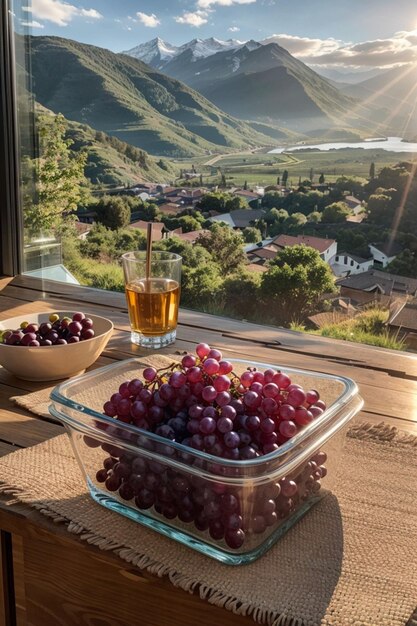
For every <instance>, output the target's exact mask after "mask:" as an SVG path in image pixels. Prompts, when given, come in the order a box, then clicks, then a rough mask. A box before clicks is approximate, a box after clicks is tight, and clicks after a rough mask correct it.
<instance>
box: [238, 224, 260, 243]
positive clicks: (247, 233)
mask: <svg viewBox="0 0 417 626" xmlns="http://www.w3.org/2000/svg"><path fill="white" fill-rule="evenodd" d="M242 235H243V239H244V240H245V241H246V243H258V241H262V233H261V231H260V230H259V228H255V227H254V226H248V227H247V228H244V229H243V231H242Z"/></svg>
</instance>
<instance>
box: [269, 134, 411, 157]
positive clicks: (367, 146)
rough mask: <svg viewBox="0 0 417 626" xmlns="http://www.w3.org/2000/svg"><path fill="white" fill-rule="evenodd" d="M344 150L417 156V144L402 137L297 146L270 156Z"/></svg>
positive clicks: (279, 149)
mask: <svg viewBox="0 0 417 626" xmlns="http://www.w3.org/2000/svg"><path fill="white" fill-rule="evenodd" d="M343 148H363V149H364V150H378V149H379V150H387V151H388V152H408V153H411V154H412V153H415V154H417V143H412V142H407V141H402V140H401V137H387V138H386V139H367V140H365V141H356V142H343V141H337V142H334V143H318V144H297V145H296V146H290V147H285V148H274V150H271V151H270V152H269V154H281V153H282V152H294V151H295V150H320V151H322V152H328V151H329V150H341V149H343Z"/></svg>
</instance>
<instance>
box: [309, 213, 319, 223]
mask: <svg viewBox="0 0 417 626" xmlns="http://www.w3.org/2000/svg"><path fill="white" fill-rule="evenodd" d="M321 218H322V213H320V211H312V212H311V213H309V214H308V215H307V222H314V223H315V224H318V223H319V222H321Z"/></svg>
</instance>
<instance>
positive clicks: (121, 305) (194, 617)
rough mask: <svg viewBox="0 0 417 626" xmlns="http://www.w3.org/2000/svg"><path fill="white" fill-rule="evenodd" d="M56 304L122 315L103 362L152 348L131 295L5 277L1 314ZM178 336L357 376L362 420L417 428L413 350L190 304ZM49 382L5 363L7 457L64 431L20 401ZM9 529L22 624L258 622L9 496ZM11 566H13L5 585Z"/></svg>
mask: <svg viewBox="0 0 417 626" xmlns="http://www.w3.org/2000/svg"><path fill="white" fill-rule="evenodd" d="M51 309H61V310H64V309H67V310H77V309H84V310H88V311H90V312H91V313H96V314H98V315H104V316H105V317H110V318H111V319H112V320H113V321H114V323H115V332H114V335H113V337H112V339H111V341H110V342H109V345H108V346H107V348H106V350H105V352H104V353H103V355H102V356H101V357H100V359H99V360H98V361H97V362H96V364H95V365H94V367H99V366H102V365H107V364H109V363H112V362H114V361H115V360H120V359H125V358H129V357H132V356H143V355H145V354H146V355H148V354H149V352H148V351H146V350H144V349H141V348H139V347H138V346H133V345H132V344H131V343H130V328H129V323H128V318H127V311H126V303H125V299H124V295H123V294H117V293H103V292H100V291H99V290H95V289H85V288H81V287H74V286H68V285H64V284H59V283H52V282H49V281H35V282H34V281H33V280H30V279H29V278H27V277H18V278H15V279H13V280H10V279H0V320H4V319H7V318H8V317H12V316H15V315H20V314H28V316H29V315H30V313H31V312H32V313H33V312H36V311H43V310H44V311H48V310H51ZM177 335H178V339H177V342H176V344H175V346H169V347H168V348H166V349H164V350H162V351H161V352H162V353H165V354H172V353H173V352H174V351H177V352H178V353H181V352H182V351H188V350H193V349H194V347H195V345H196V343H198V342H199V341H201V340H204V341H207V342H208V343H210V344H211V345H212V346H213V347H217V348H219V349H221V350H222V351H223V352H224V354H225V355H226V356H228V357H230V358H232V359H234V358H246V359H251V360H258V361H261V362H262V361H263V362H270V363H274V364H282V366H283V367H285V366H287V367H299V368H302V369H308V370H311V371H318V372H324V373H333V374H338V375H344V376H348V377H351V378H353V379H354V380H355V381H357V383H358V385H359V387H360V392H361V394H362V396H363V397H364V399H365V410H364V411H363V412H362V414H361V415H360V417H359V419H361V420H366V421H369V422H372V423H379V422H381V421H384V422H386V423H388V424H390V425H395V426H397V427H399V428H402V429H405V430H408V431H410V432H414V433H416V434H417V400H416V398H417V358H416V356H414V355H412V354H404V353H401V352H394V351H389V350H382V349H376V348H372V347H368V346H361V345H357V344H351V343H348V342H336V341H333V340H329V339H324V338H320V337H316V336H312V335H310V336H309V335H305V334H301V333H294V332H291V331H287V330H285V329H279V328H273V327H268V326H259V325H256V324H246V323H242V322H239V321H236V320H229V319H226V318H221V317H218V316H209V315H205V314H199V313H197V312H194V311H186V310H181V315H180V326H179V328H178V333H177ZM46 386H48V387H49V386H51V384H50V383H49V384H48V383H46V384H45V383H33V382H30V381H21V380H19V379H17V378H16V377H14V376H12V375H11V374H9V373H8V372H6V370H4V369H2V368H0V455H3V454H8V453H9V452H12V451H13V450H16V449H19V448H21V447H27V446H30V445H35V444H36V443H40V442H42V441H45V440H46V439H48V438H50V437H53V436H55V435H57V434H60V433H62V432H63V428H62V426H60V425H57V424H54V423H52V422H51V421H48V420H45V419H41V418H39V417H37V416H35V415H32V414H30V413H28V412H27V411H25V410H23V409H20V408H18V407H17V406H16V405H15V404H14V403H13V402H11V400H10V397H11V396H13V395H15V396H17V395H22V394H26V393H28V392H31V391H36V390H38V389H42V388H45V387H46ZM0 528H1V529H3V531H6V532H8V533H12V535H13V537H12V547H13V565H14V583H15V584H14V588H15V596H16V621H15V623H16V624H17V626H24V625H25V624H28V625H29V626H43V625H45V626H48V625H49V624H54V626H55V624H57V625H58V626H59V625H61V624H62V625H64V626H66V625H67V624H68V625H69V626H72V625H73V624H74V626H75V625H76V626H83V625H84V624H85V625H87V624H88V625H90V624H95V623H97V624H98V623H100V624H103V626H106V625H107V624H108V625H110V624H111V626H122V625H123V626H126V625H129V626H130V625H131V624H132V625H135V624H141V626H162V625H163V626H165V624H166V626H174V624H175V625H178V626H188V625H189V624H190V625H191V624H192V625H193V626H194V625H195V624H196V623H198V622H200V623H201V624H202V626H205V625H206V624H207V625H208V624H219V625H223V624H225V625H231V626H234V625H235V624H236V626H237V624H242V625H244V624H247V623H252V621H251V620H249V619H246V618H242V617H238V616H235V615H233V614H232V613H229V612H227V611H225V610H223V609H218V608H216V607H213V606H211V605H208V604H207V603H206V602H204V601H202V600H200V599H199V597H198V596H197V595H189V594H185V593H184V592H183V591H180V590H178V589H175V588H174V587H173V586H172V585H171V584H170V583H169V582H168V581H166V580H159V579H157V578H155V577H153V576H150V575H149V576H148V575H146V574H143V573H141V572H139V571H138V570H136V569H135V568H130V567H129V566H127V565H125V564H123V563H122V562H121V561H120V559H119V558H118V557H116V556H115V555H113V554H112V553H110V554H109V553H105V554H103V553H101V552H99V551H98V550H97V549H96V548H95V547H92V546H88V545H87V544H85V543H82V542H80V541H79V540H78V539H77V538H75V537H73V536H71V535H69V534H68V533H67V531H66V530H65V528H64V527H63V526H62V525H54V524H53V523H52V522H50V521H49V520H48V519H47V518H44V517H43V516H41V515H40V514H39V513H38V512H36V511H34V510H31V509H28V508H27V507H24V506H22V505H12V506H6V505H5V501H4V499H1V500H0ZM3 555H4V549H3ZM45 564H47V566H45ZM40 572H41V575H40ZM5 574H6V575H7V572H5V569H4V567H3V569H2V573H0V589H2V583H4V582H5ZM2 577H3V580H2ZM3 588H4V584H3ZM91 590H93V591H94V593H91ZM2 604H3V608H1V607H0V626H14V624H10V623H8V621H7V620H10V617H9V616H7V615H6V614H5V606H6V604H5V603H4V602H3V603H2ZM103 606H105V607H106V610H105V611H103ZM2 620H3V621H2ZM5 620H6V621H5Z"/></svg>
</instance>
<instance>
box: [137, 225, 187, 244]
mask: <svg viewBox="0 0 417 626" xmlns="http://www.w3.org/2000/svg"><path fill="white" fill-rule="evenodd" d="M129 228H135V229H137V230H143V231H146V230H147V229H148V222H144V221H143V220H139V221H138V222H132V224H129ZM164 228H165V226H164V224H163V223H162V222H153V223H152V239H153V241H159V240H160V239H162V238H163V237H162V231H163V230H164ZM165 230H166V229H165ZM181 233H182V228H177V229H176V230H171V231H169V234H172V235H181Z"/></svg>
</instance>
